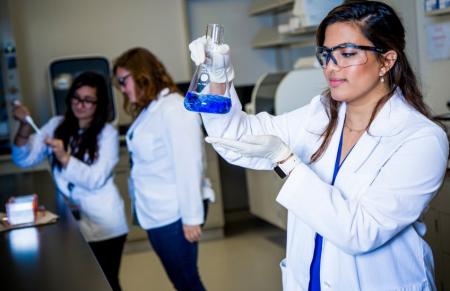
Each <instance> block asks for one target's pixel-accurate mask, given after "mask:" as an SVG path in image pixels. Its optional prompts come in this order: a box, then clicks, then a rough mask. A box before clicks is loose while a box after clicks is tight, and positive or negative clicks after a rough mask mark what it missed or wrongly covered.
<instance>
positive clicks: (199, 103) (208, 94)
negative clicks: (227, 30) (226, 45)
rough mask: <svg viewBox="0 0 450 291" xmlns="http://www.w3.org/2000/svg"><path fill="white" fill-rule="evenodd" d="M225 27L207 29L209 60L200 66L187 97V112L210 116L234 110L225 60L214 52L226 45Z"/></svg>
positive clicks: (185, 102) (218, 25) (216, 25)
mask: <svg viewBox="0 0 450 291" xmlns="http://www.w3.org/2000/svg"><path fill="white" fill-rule="evenodd" d="M223 32H224V30H223V26H222V25H220V24H208V26H207V27H206V52H205V55H206V57H205V61H204V62H203V63H202V64H200V65H199V66H197V68H196V70H195V73H194V76H193V77H192V80H191V83H190V85H189V89H188V92H187V93H186V96H185V98H184V107H185V108H186V109H187V110H190V111H195V112H206V113H222V114H223V113H227V112H229V111H230V108H231V98H230V92H229V89H230V85H231V84H230V82H229V81H228V76H227V67H226V63H225V58H224V56H222V55H221V54H220V53H217V52H216V53H214V51H215V50H217V49H218V47H219V46H220V45H221V44H223V34H224V33H223Z"/></svg>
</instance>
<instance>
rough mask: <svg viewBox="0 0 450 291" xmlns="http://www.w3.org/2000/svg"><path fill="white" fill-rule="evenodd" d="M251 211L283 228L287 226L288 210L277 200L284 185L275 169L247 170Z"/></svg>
mask: <svg viewBox="0 0 450 291" xmlns="http://www.w3.org/2000/svg"><path fill="white" fill-rule="evenodd" d="M246 174H247V189H248V193H249V205H250V212H251V213H252V214H254V215H256V216H258V217H259V218H261V219H263V220H265V221H267V222H270V223H272V224H273V225H276V226H278V227H280V228H282V229H286V226H287V211H286V209H285V208H284V207H282V206H281V205H280V204H278V203H277V202H276V201H275V198H276V197H277V195H278V192H280V189H281V186H283V183H284V180H282V179H281V178H280V177H278V175H277V174H276V173H275V172H274V171H256V170H250V169H247V170H246Z"/></svg>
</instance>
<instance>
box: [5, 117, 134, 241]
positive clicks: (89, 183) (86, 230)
mask: <svg viewBox="0 0 450 291" xmlns="http://www.w3.org/2000/svg"><path fill="white" fill-rule="evenodd" d="M62 120H63V117H62V116H57V117H53V118H52V119H50V120H49V121H48V122H47V123H46V124H45V125H44V126H43V127H42V129H41V131H42V134H34V135H32V136H31V137H30V141H29V142H28V143H27V144H26V145H24V146H22V147H17V146H13V149H12V153H13V154H12V157H13V161H14V163H15V164H16V165H18V166H20V167H30V166H33V165H36V164H38V163H40V162H42V160H44V159H46V158H48V156H49V153H50V152H49V149H48V147H47V146H46V145H45V143H44V139H45V138H46V137H53V136H54V131H55V129H56V128H57V127H58V125H59V124H60V123H61V122H62ZM118 161H119V139H118V135H117V130H116V129H115V128H114V127H112V126H111V125H110V124H106V125H105V127H104V128H103V129H102V131H101V132H100V134H99V136H98V158H97V160H95V162H94V163H93V164H91V165H88V164H85V163H83V162H82V161H80V160H78V159H77V158H75V157H73V156H72V157H71V158H70V160H69V163H68V164H67V166H66V168H62V169H61V170H58V169H56V168H55V169H52V172H53V179H54V181H55V183H56V186H57V188H58V191H59V192H60V193H62V194H63V195H65V196H66V197H68V198H70V199H72V200H73V201H76V202H78V203H79V206H80V217H81V219H80V221H79V225H80V230H81V233H82V234H83V236H84V238H85V239H86V240H87V241H89V242H91V241H102V240H106V239H110V238H114V237H117V236H120V235H123V234H126V233H127V232H128V225H127V221H126V217H125V211H124V203H123V200H122V198H121V197H120V194H119V191H118V189H117V187H116V185H115V184H114V181H113V169H114V166H115V165H116V164H117V162H118ZM69 183H72V184H73V185H74V187H73V189H72V191H70V190H69ZM38 194H39V193H38Z"/></svg>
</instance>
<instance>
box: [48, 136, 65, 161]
mask: <svg viewBox="0 0 450 291" xmlns="http://www.w3.org/2000/svg"><path fill="white" fill-rule="evenodd" d="M45 143H46V144H47V145H48V146H50V147H51V149H52V151H53V153H54V154H55V157H56V158H57V159H58V161H59V162H60V163H61V165H62V166H63V167H65V166H67V164H68V163H69V160H70V154H69V153H68V152H66V150H65V149H64V142H63V141H62V140H60V139H56V138H46V139H45Z"/></svg>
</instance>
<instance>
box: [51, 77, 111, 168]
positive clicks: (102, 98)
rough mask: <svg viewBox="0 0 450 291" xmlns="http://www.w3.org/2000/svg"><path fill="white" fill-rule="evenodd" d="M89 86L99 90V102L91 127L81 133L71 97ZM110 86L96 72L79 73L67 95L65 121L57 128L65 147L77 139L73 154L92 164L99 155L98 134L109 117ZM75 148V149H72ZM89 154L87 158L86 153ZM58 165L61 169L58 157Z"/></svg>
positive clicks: (57, 135) (55, 160)
mask: <svg viewBox="0 0 450 291" xmlns="http://www.w3.org/2000/svg"><path fill="white" fill-rule="evenodd" d="M83 86H89V87H92V88H95V89H96V91H97V103H96V109H95V113H94V117H93V119H92V121H91V123H90V124H89V127H88V128H86V129H84V130H83V131H82V132H81V133H80V128H79V124H78V118H77V117H75V115H74V113H73V111H72V105H71V99H72V97H73V96H74V95H75V92H76V91H77V90H78V89H79V88H81V87H83ZM108 103H109V98H108V88H107V85H106V81H105V79H104V78H103V77H102V76H101V75H99V74H97V73H94V72H85V73H82V74H81V75H79V76H78V77H77V78H75V80H74V81H73V83H72V85H71V86H70V89H69V91H68V93H67V97H66V108H67V110H66V114H65V115H64V120H63V122H62V123H61V124H60V125H59V126H58V127H57V128H56V130H55V134H54V137H55V138H58V139H61V140H62V141H63V142H64V149H65V150H66V151H67V150H68V147H69V143H70V142H71V141H75V142H76V144H77V150H76V151H75V152H72V153H71V154H72V156H74V157H76V158H78V159H79V160H80V161H83V162H85V163H87V164H92V163H93V162H94V161H95V160H96V158H97V155H98V142H97V136H98V135H99V133H100V132H101V131H102V129H103V127H104V126H105V124H106V121H107V118H108V108H109V104H108ZM72 150H73V149H72ZM86 153H87V154H88V158H87V160H85V158H84V157H85V154H86ZM53 160H54V162H55V164H56V166H57V167H58V168H59V169H60V168H61V164H60V163H59V162H58V160H57V159H55V158H54V159H53Z"/></svg>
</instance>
